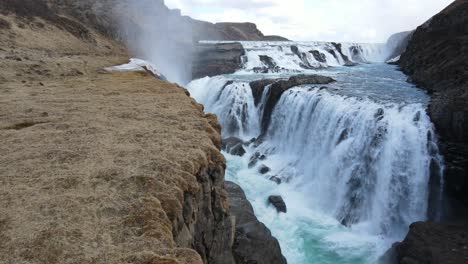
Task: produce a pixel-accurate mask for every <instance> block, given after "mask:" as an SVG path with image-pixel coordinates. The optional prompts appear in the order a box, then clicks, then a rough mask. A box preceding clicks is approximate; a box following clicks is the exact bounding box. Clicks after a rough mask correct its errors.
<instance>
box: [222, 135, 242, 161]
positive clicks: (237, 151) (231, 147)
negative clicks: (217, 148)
mask: <svg viewBox="0 0 468 264" xmlns="http://www.w3.org/2000/svg"><path fill="white" fill-rule="evenodd" d="M243 145H244V141H242V139H240V138H236V137H230V138H225V139H223V140H222V143H221V149H222V150H224V151H226V152H227V153H229V154H231V155H235V156H240V157H242V156H244V154H245V149H244V146H243Z"/></svg>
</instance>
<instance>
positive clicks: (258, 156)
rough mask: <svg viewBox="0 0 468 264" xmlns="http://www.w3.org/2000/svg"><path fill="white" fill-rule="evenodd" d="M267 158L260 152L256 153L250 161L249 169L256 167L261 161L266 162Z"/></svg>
mask: <svg viewBox="0 0 468 264" xmlns="http://www.w3.org/2000/svg"><path fill="white" fill-rule="evenodd" d="M265 159H266V156H265V155H264V154H261V153H260V152H255V153H254V154H253V155H252V157H250V160H249V168H253V167H255V165H257V163H258V161H259V160H265Z"/></svg>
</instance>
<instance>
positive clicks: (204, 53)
mask: <svg viewBox="0 0 468 264" xmlns="http://www.w3.org/2000/svg"><path fill="white" fill-rule="evenodd" d="M244 55H245V50H244V48H243V47H242V45H241V44H240V43H219V44H198V45H196V47H195V57H196V58H197V59H195V60H194V61H193V64H192V79H198V78H203V77H206V76H210V77H211V76H216V75H222V74H231V73H234V72H236V71H237V70H239V69H240V68H241V67H242V56H244Z"/></svg>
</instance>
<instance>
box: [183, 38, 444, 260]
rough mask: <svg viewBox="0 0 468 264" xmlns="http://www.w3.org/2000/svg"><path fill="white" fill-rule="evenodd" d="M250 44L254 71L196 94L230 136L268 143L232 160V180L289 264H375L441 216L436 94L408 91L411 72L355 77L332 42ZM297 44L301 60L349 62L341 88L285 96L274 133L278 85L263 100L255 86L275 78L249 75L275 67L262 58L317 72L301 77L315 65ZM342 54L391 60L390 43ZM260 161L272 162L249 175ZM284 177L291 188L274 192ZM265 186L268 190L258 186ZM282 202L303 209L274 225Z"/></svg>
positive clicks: (200, 86) (201, 83)
mask: <svg viewBox="0 0 468 264" xmlns="http://www.w3.org/2000/svg"><path fill="white" fill-rule="evenodd" d="M243 45H244V47H245V48H246V50H247V54H246V57H247V58H246V60H245V61H246V62H245V64H244V69H242V70H241V71H239V72H238V73H236V74H234V75H228V76H216V77H212V78H209V77H206V78H203V79H199V80H195V81H192V82H191V83H190V84H189V85H188V87H187V89H188V90H189V91H190V93H191V94H192V96H193V97H194V98H195V99H196V100H197V101H198V102H200V103H202V104H204V105H205V111H206V112H212V113H216V114H217V115H218V118H219V121H220V123H221V124H222V129H223V131H222V133H223V137H224V138H226V137H229V136H236V137H239V138H241V139H243V140H245V141H250V140H251V139H252V138H258V137H259V136H260V135H262V137H261V140H257V142H256V143H255V144H251V145H249V146H248V147H247V146H246V148H247V157H244V158H233V157H230V156H228V162H230V163H231V165H228V176H229V175H231V176H229V177H234V178H235V177H241V178H242V180H243V181H244V183H245V184H246V185H247V190H246V193H247V194H248V196H249V195H250V196H249V199H251V200H252V201H253V204H254V207H255V209H256V214H258V215H259V218H260V219H261V220H262V221H265V222H266V223H267V224H269V227H270V228H272V232H273V234H274V235H275V236H278V237H279V240H280V243H281V246H282V247H283V249H284V250H285V254H286V256H287V257H288V260H289V261H294V263H315V261H317V262H319V263H337V262H340V261H341V262H346V263H374V262H375V261H376V259H377V257H378V255H379V254H382V253H383V251H385V249H386V248H388V247H389V246H390V245H391V244H392V243H393V242H395V241H400V240H401V239H402V238H403V237H404V236H405V234H406V232H407V230H408V227H409V225H410V224H411V223H413V222H415V221H420V220H425V219H427V218H428V217H431V218H437V211H438V210H437V209H435V210H434V208H435V207H434V206H435V205H436V204H440V202H441V200H440V199H441V197H442V196H441V191H440V190H442V184H443V183H442V180H441V178H442V177H441V175H442V170H443V159H442V157H441V156H440V154H439V151H438V149H437V142H436V140H437V137H436V134H435V131H434V127H433V124H432V123H431V120H430V118H429V116H428V115H427V114H426V111H425V109H426V107H427V95H425V94H424V93H423V92H421V91H418V90H417V89H415V87H413V86H411V85H409V84H407V83H406V82H405V81H404V80H405V76H404V74H402V73H398V72H396V71H395V68H392V67H393V66H389V65H384V64H375V65H371V66H363V67H361V66H358V67H354V68H352V69H353V70H345V69H350V68H346V67H341V66H342V65H344V61H345V59H343V58H342V57H341V58H340V57H338V58H337V57H335V56H332V55H331V54H325V52H326V48H330V49H331V48H335V49H336V48H337V47H336V44H331V43H307V46H306V47H305V48H304V46H301V45H304V44H302V43H292V44H291V43H265V42H263V43H262V42H246V43H243ZM292 45H295V46H297V47H298V48H299V54H300V52H301V51H302V50H307V49H309V48H310V47H314V48H315V49H316V50H319V51H321V52H322V51H323V52H324V54H325V58H326V60H324V61H325V62H320V63H322V64H321V65H322V66H323V65H325V64H326V65H328V66H329V65H337V66H336V67H335V68H336V69H335V70H334V71H323V72H329V73H330V74H332V75H333V76H334V77H336V78H337V80H338V81H337V83H336V84H331V85H327V86H317V85H301V86H297V87H293V88H291V89H289V90H287V91H285V92H284V93H283V94H282V95H281V97H280V98H279V101H278V102H277V104H276V106H275V107H274V109H273V110H272V112H271V120H270V122H269V124H268V127H267V130H266V132H265V131H262V129H261V127H262V121H263V120H262V118H264V116H265V115H264V111H265V104H266V102H267V100H268V98H269V96H270V92H271V89H272V86H271V84H270V85H266V86H265V87H264V89H263V90H262V93H261V94H258V92H256V93H257V94H256V95H255V98H254V94H253V92H252V88H251V87H250V84H249V83H250V81H251V80H257V79H259V78H264V76H262V75H257V74H252V72H251V71H249V69H254V68H255V67H259V66H258V65H260V64H262V63H263V65H264V66H265V67H266V65H265V59H264V58H263V61H261V60H256V58H260V54H261V55H262V56H263V55H265V54H266V55H267V56H269V57H270V58H272V59H273V61H274V64H275V65H277V66H280V67H282V70H283V71H284V72H288V71H289V74H291V72H295V71H296V70H297V71H301V72H304V71H307V70H304V69H302V70H300V68H301V66H300V63H303V61H302V60H300V58H299V56H297V55H296V56H295V57H294V56H293V57H292V58H290V57H288V56H292V55H290V54H289V53H294V52H292V51H291V46H292ZM286 48H288V49H289V51H287V50H286ZM340 48H341V50H342V51H341V53H343V55H344V56H346V57H348V59H350V60H353V61H356V60H361V61H371V60H373V59H375V58H384V56H382V57H380V56H381V55H382V54H383V53H382V51H381V50H380V48H379V47H378V46H373V45H368V46H366V45H361V46H357V45H354V44H341V46H340ZM356 49H357V50H358V51H356ZM310 54H312V53H310ZM312 57H314V56H313V55H312ZM307 58H308V57H307ZM308 59H310V58H308ZM312 62H313V61H311V63H310V64H311V65H312V64H313V63H312ZM317 65H318V64H317ZM339 65H341V66H339ZM270 68H271V67H270ZM372 69H374V70H372ZM361 73H362V74H361ZM246 76H247V77H246ZM285 76H288V75H285V74H284V73H283V74H280V75H278V77H285ZM268 77H271V73H269V75H268ZM265 83H268V82H265ZM380 94H381V95H380ZM379 95H380V96H379ZM392 98H393V99H392ZM255 100H257V102H256V101H255ZM255 153H261V154H263V155H265V157H266V159H264V160H262V161H261V162H259V163H257V164H256V165H255V166H256V167H255V166H254V167H253V168H249V169H248V168H247V164H248V163H249V158H250V157H251V156H255V155H254V154H255ZM265 165H266V166H268V167H269V168H270V169H271V171H270V172H269V173H268V174H267V175H261V173H259V172H258V171H259V170H258V169H259V168H260V167H261V166H265ZM237 174H238V175H239V176H235V175H237ZM252 174H254V175H252ZM233 175H234V176H233ZM272 176H274V177H275V178H276V179H281V181H282V182H283V184H281V185H279V186H278V187H276V185H275V183H268V179H269V178H270V177H272ZM231 179H232V178H231ZM261 179H266V181H267V182H263V183H257V181H262V180H261ZM254 185H255V186H256V187H253V186H254ZM249 186H250V187H249ZM434 190H435V191H434ZM278 193H279V194H282V195H283V196H284V198H285V200H286V203H287V204H288V205H293V209H292V211H291V212H289V211H288V214H287V216H285V217H282V216H276V218H274V219H275V220H270V219H271V218H272V217H274V216H272V215H271V211H268V209H267V207H265V199H266V198H265V197H268V196H267V195H269V194H278ZM430 203H432V204H430ZM431 206H432V209H433V210H430V209H431ZM311 215H312V218H310V216H311ZM317 215H320V217H318V218H316V217H317ZM322 216H327V217H331V218H333V219H335V221H336V225H335V224H330V223H329V222H328V220H326V222H327V224H323V223H321V221H322V220H323V217H322ZM317 219H319V220H317ZM291 221H292V222H294V225H296V226H295V227H294V228H293V227H290V228H291V231H290V232H288V231H287V230H284V226H285V225H292V224H290V222H291ZM317 221H318V222H317ZM340 227H341V228H340ZM343 227H344V228H347V229H346V230H347V231H343V229H342V228H343ZM324 230H326V231H324ZM343 232H350V233H346V234H344V233H343ZM348 239H350V240H352V242H350V241H349V240H348ZM296 240H297V241H296ZM298 241H299V242H298ZM330 241H332V242H330ZM369 241H371V242H369ZM382 241H383V242H382ZM291 243H293V244H291ZM317 243H318V246H317ZM340 243H344V244H343V245H341V244H340ZM291 245H292V246H291ZM298 247H299V248H301V249H300V250H299V249H298ZM317 248H319V249H320V250H319V251H320V252H321V253H320V254H322V253H323V252H327V253H326V254H325V253H324V255H320V254H318V255H316V254H312V253H310V254H309V253H307V252H309V251H313V252H315V250H318V249H317ZM373 248H378V249H376V250H375V251H374V249H373ZM361 249H365V250H361ZM308 250H309V251H308ZM360 250H361V251H360ZM322 251H323V252H322ZM337 252H338V253H337ZM353 252H354V253H355V254H354V253H353ZM341 253H343V254H341Z"/></svg>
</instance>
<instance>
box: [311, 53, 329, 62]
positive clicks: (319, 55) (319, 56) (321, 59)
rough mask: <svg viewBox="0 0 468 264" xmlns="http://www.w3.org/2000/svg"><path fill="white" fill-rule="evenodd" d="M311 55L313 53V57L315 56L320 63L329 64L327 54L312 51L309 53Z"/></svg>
mask: <svg viewBox="0 0 468 264" xmlns="http://www.w3.org/2000/svg"><path fill="white" fill-rule="evenodd" d="M309 53H311V54H312V56H314V58H315V60H317V61H318V62H322V63H325V62H327V57H326V56H325V54H323V53H321V52H320V51H318V50H311V51H309Z"/></svg>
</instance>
